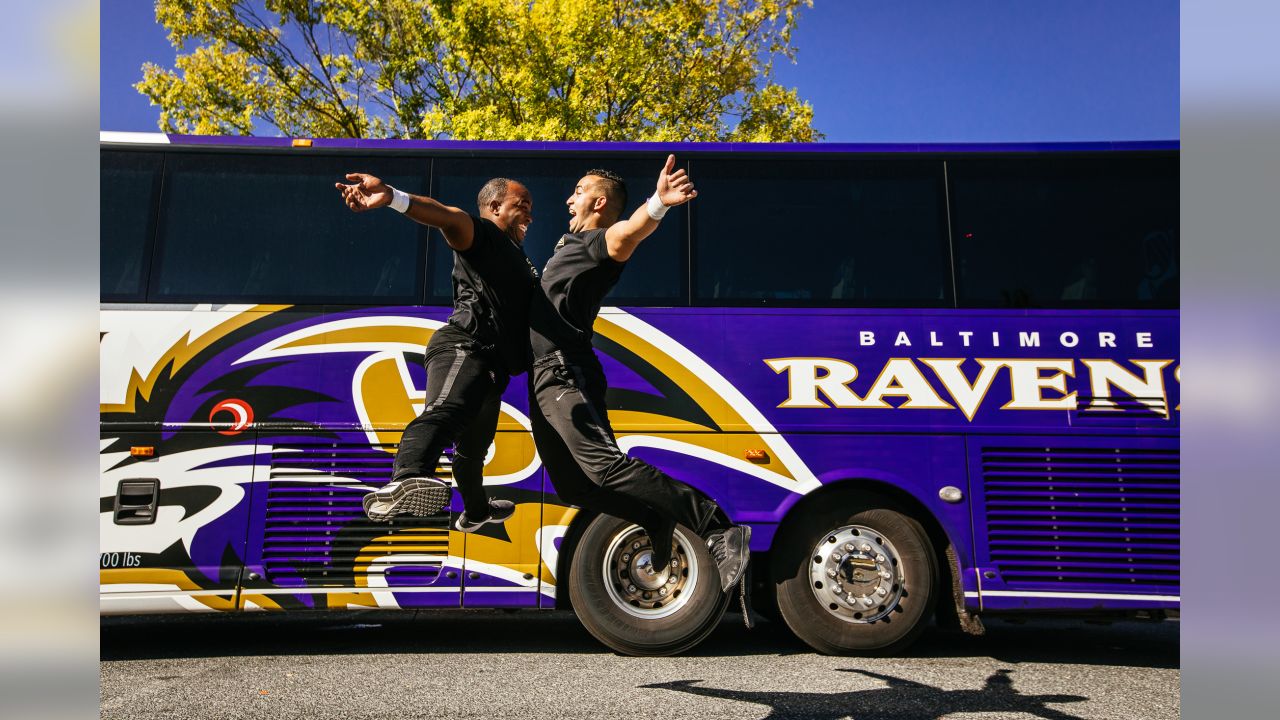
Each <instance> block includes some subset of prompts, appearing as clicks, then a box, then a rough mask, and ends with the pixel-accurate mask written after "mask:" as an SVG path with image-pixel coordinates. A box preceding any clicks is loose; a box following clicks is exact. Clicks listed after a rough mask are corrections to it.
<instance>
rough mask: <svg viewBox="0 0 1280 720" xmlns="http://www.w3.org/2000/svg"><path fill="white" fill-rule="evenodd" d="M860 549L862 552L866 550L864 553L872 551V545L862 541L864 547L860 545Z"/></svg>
mask: <svg viewBox="0 0 1280 720" xmlns="http://www.w3.org/2000/svg"><path fill="white" fill-rule="evenodd" d="M858 549H859V550H861V551H862V552H864V553H869V552H871V546H870V545H868V544H866V543H862V547H860V548H858Z"/></svg>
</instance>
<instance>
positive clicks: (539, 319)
mask: <svg viewBox="0 0 1280 720" xmlns="http://www.w3.org/2000/svg"><path fill="white" fill-rule="evenodd" d="M697 194H698V193H697V191H696V190H694V188H693V183H692V182H691V181H690V180H689V177H688V175H687V174H686V173H685V171H684V170H675V156H674V155H671V156H668V157H667V162H666V165H665V166H664V167H663V169H662V172H661V173H660V174H659V175H658V184H657V191H656V192H655V193H654V194H653V196H652V197H650V198H649V199H648V202H647V203H646V204H645V205H644V206H643V207H641V208H639V209H637V210H636V211H635V213H633V214H632V215H631V217H629V218H627V219H626V220H621V221H620V220H619V218H620V217H621V215H622V211H623V209H624V208H625V206H626V202H627V192H626V184H625V183H624V182H623V181H622V178H620V177H618V176H617V175H615V174H614V173H611V172H609V171H607V170H591V171H588V172H587V174H586V175H585V176H583V178H582V179H581V180H579V181H578V184H577V186H576V187H575V188H574V191H573V194H572V195H571V196H569V199H568V200H567V201H566V203H565V204H566V205H568V206H569V215H570V218H569V233H568V234H566V235H564V236H563V237H561V238H560V241H559V243H557V244H556V248H555V253H554V254H553V255H552V256H551V259H550V260H548V261H547V265H546V268H545V269H544V270H543V273H542V293H540V294H537V295H535V297H534V301H533V305H532V307H531V308H530V316H529V321H530V336H529V337H530V343H531V345H532V350H533V356H534V361H533V369H532V370H531V371H530V375H529V379H530V396H531V397H530V401H529V405H530V408H529V417H530V421H531V424H532V429H533V437H534V442H535V443H536V444H537V446H538V453H539V455H540V456H541V457H542V461H543V463H544V464H545V465H546V468H547V473H548V476H549V477H550V479H551V482H552V484H553V485H555V488H556V493H557V494H558V495H559V496H560V497H561V498H562V499H564V500H566V501H568V502H571V503H573V504H575V505H580V506H582V507H585V508H589V509H592V510H597V511H600V512H604V513H607V514H609V515H613V516H615V517H618V518H621V519H623V520H627V521H630V522H633V523H635V524H637V525H639V526H640V527H642V528H643V529H644V530H645V532H646V533H647V534H648V536H649V542H650V545H651V551H652V552H651V553H650V554H649V555H650V557H651V558H652V560H651V568H650V570H651V572H653V573H655V574H660V573H662V572H664V571H665V570H666V568H667V565H668V563H669V561H670V560H671V557H672V550H673V547H672V545H673V537H672V533H673V532H674V530H675V527H676V524H677V523H679V524H682V525H685V526H686V527H688V528H690V529H692V530H694V531H695V532H697V533H699V535H704V534H708V533H710V535H709V537H708V538H707V544H708V546H709V548H710V551H711V554H712V556H713V557H714V558H715V560H716V565H717V568H718V570H719V574H720V583H721V588H722V589H724V590H728V589H729V588H731V587H733V585H734V584H736V583H737V582H738V581H739V580H740V579H741V578H742V574H743V573H744V572H745V571H746V567H747V562H748V561H749V559H750V548H749V542H750V539H751V528H749V527H746V526H740V525H732V524H731V523H730V522H729V521H728V518H727V517H726V516H725V515H724V513H723V511H721V510H720V507H719V506H718V505H716V503H714V502H712V501H711V500H710V499H709V498H707V497H706V496H704V495H702V494H700V493H698V492H697V491H696V490H694V489H693V488H691V487H689V486H688V485H684V484H683V483H680V482H677V481H675V480H673V479H672V478H671V477H670V476H668V475H667V474H665V473H663V472H662V471H661V470H658V469H657V468H655V467H653V466H652V465H650V464H648V463H646V462H644V461H642V460H637V459H636V458H633V457H629V456H628V455H627V454H626V453H624V452H622V450H621V449H620V448H619V447H618V444H617V442H616V441H615V439H614V435H613V428H612V427H611V426H610V425H609V418H608V414H607V411H606V408H605V390H606V382H605V375H604V371H603V369H602V368H601V366H600V361H599V360H598V359H597V358H596V355H595V351H594V350H593V349H592V346H591V337H592V324H593V323H594V322H595V319H596V315H597V314H599V312H600V305H601V303H602V302H603V300H604V297H605V295H607V294H608V293H609V290H610V289H612V288H613V286H614V284H616V283H617V281H618V278H619V277H620V276H621V275H622V270H623V268H625V267H626V262H627V260H628V259H630V258H631V255H632V253H633V252H635V249H636V247H637V246H638V245H639V244H640V242H641V241H643V240H644V239H645V238H647V237H648V236H649V235H651V234H652V233H653V231H654V230H656V229H657V228H658V222H659V220H661V218H662V216H663V215H664V214H666V211H667V208H669V207H672V206H675V205H682V204H684V203H686V202H689V201H690V200H692V199H693V198H695V197H697Z"/></svg>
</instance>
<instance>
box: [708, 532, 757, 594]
mask: <svg viewBox="0 0 1280 720" xmlns="http://www.w3.org/2000/svg"><path fill="white" fill-rule="evenodd" d="M707 550H708V551H710V552H711V558H712V559H713V560H715V561H716V569H717V570H719V571H720V589H721V590H723V591H725V592H728V591H729V588H731V587H733V586H734V585H736V584H737V583H738V581H739V580H741V579H742V574H743V573H745V572H746V571H747V563H749V562H751V528H750V527H749V526H747V525H733V526H731V527H729V528H728V529H726V530H723V531H720V532H716V533H712V534H711V535H710V536H709V537H708V538H707Z"/></svg>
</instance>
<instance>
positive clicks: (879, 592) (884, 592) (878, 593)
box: [876, 587, 889, 597]
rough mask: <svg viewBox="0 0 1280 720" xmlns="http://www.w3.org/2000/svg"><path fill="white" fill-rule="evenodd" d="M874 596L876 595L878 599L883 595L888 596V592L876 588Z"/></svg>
mask: <svg viewBox="0 0 1280 720" xmlns="http://www.w3.org/2000/svg"><path fill="white" fill-rule="evenodd" d="M876 594H877V595H879V596H880V597H884V596H885V595H888V594H889V591H888V590H885V589H884V588H882V587H878V588H876Z"/></svg>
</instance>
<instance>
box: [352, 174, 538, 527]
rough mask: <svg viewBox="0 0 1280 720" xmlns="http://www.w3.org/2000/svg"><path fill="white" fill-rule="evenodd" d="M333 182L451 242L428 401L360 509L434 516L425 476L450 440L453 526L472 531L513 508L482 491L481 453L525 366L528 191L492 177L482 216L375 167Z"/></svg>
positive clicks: (429, 361)
mask: <svg viewBox="0 0 1280 720" xmlns="http://www.w3.org/2000/svg"><path fill="white" fill-rule="evenodd" d="M347 180H350V181H353V182H352V184H349V185H348V184H343V183H336V186H337V188H338V189H339V190H340V191H341V192H342V198H343V200H344V201H345V202H346V204H347V206H348V207H350V208H351V209H352V210H354V211H356V212H364V211H366V210H373V209H375V208H381V207H387V206H390V207H391V208H393V209H395V210H397V211H399V212H401V213H403V214H404V215H406V216H408V217H409V218H410V219H412V220H414V221H415V222H418V223H421V224H423V225H429V226H431V227H435V228H439V229H440V231H441V232H442V233H443V234H444V240H445V242H446V243H448V244H449V247H450V248H452V249H453V308H454V309H453V314H452V315H450V316H449V320H448V322H447V323H446V324H445V326H444V327H442V328H440V329H439V330H437V331H436V332H435V334H434V335H432V337H431V340H430V342H428V343H427V350H426V357H425V360H424V361H425V363H426V367H427V393H426V394H427V401H426V407H425V408H424V409H423V411H422V414H421V415H419V416H418V417H417V418H416V419H415V420H413V421H412V422H411V423H409V425H408V426H407V427H405V430H404V436H403V438H402V439H401V441H400V448H399V450H398V451H397V452H396V459H395V465H394V466H393V469H392V474H391V482H390V483H389V484H388V485H387V486H386V487H383V488H381V489H379V490H376V491H374V492H370V493H368V494H366V495H365V497H364V510H365V514H366V515H368V517H369V518H370V519H372V520H379V521H382V520H390V519H391V518H392V517H393V516H395V515H399V514H412V515H434V514H436V513H438V512H440V510H441V509H442V508H443V507H444V506H445V505H446V504H447V503H448V502H449V487H448V485H446V484H445V483H444V482H442V481H440V480H439V479H437V478H435V477H432V475H433V474H434V473H435V471H436V465H437V463H439V461H440V455H441V453H443V452H444V449H445V448H446V447H448V446H449V445H450V444H452V443H455V441H456V445H455V447H454V456H453V477H454V480H455V482H456V484H457V486H458V490H459V492H460V493H461V494H462V502H463V505H464V509H463V512H462V514H461V515H460V516H459V517H458V520H457V522H456V523H455V525H454V527H455V528H457V529H458V530H461V531H463V532H474V531H476V530H478V529H479V528H480V527H482V526H483V525H485V524H487V523H501V522H504V521H505V520H506V519H507V518H509V517H511V515H512V514H513V513H514V512H515V505H514V504H513V503H511V502H510V501H508V500H492V499H490V498H489V497H488V495H487V494H486V493H485V491H484V477H483V475H484V458H485V454H486V453H487V452H488V450H489V445H490V444H491V443H492V442H493V437H494V433H495V432H496V430H497V426H498V416H499V413H500V410H501V405H502V392H503V390H505V389H506V387H507V383H508V382H509V381H510V379H511V376H512V375H518V374H520V373H522V372H524V371H525V370H526V369H528V365H529V344H528V326H529V300H530V297H531V296H532V294H533V293H534V291H535V289H536V287H537V282H538V271H537V270H536V269H535V268H534V267H533V264H532V263H530V262H529V258H528V257H526V256H525V254H524V250H523V249H522V244H523V243H524V235H525V230H526V229H527V228H528V226H529V224H530V223H532V222H533V200H532V199H531V198H530V196H529V190H528V188H526V187H525V186H524V185H522V184H520V183H518V182H516V181H515V180H509V179H506V178H494V179H492V180H490V181H489V182H487V183H485V185H484V187H483V188H481V189H480V194H479V197H478V199H477V204H478V206H479V211H480V216H479V217H476V216H473V215H469V214H467V213H466V212H464V211H463V210H461V209H459V208H456V207H448V206H445V205H442V204H441V203H439V202H437V201H435V200H433V199H431V198H429V197H423V196H421V195H409V194H407V193H404V192H401V191H400V190H397V189H395V188H393V187H391V186H390V185H387V184H386V183H384V182H382V181H381V180H379V179H378V178H376V177H373V176H372V175H366V174H364V173H351V174H349V175H347Z"/></svg>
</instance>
